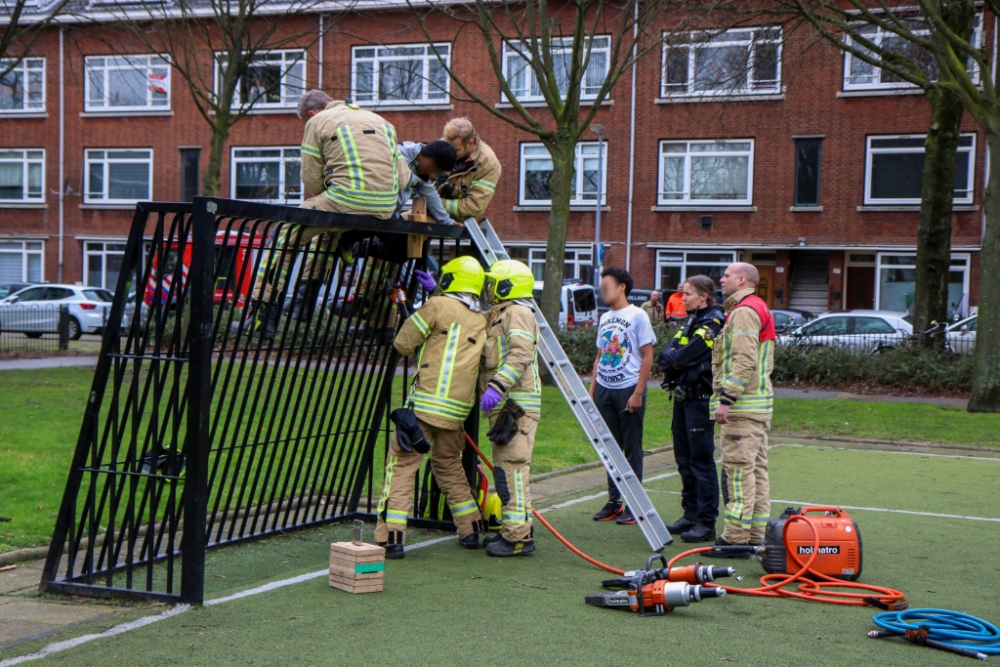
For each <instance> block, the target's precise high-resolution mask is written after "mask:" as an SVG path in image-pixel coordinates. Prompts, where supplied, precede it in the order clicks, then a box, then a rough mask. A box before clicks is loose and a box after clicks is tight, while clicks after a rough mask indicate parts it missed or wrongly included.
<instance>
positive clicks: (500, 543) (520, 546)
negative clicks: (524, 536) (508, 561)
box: [486, 537, 535, 558]
mask: <svg viewBox="0 0 1000 667" xmlns="http://www.w3.org/2000/svg"><path fill="white" fill-rule="evenodd" d="M534 550H535V541H534V540H528V541H526V542H511V541H510V540H508V539H507V538H506V537H501V538H500V539H499V540H497V541H495V542H491V543H490V544H489V546H487V547H486V555H487V556H496V557H498V558H504V557H506V556H524V555H526V554H530V553H531V552H532V551H534Z"/></svg>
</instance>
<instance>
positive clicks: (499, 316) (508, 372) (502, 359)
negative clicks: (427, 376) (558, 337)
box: [479, 260, 542, 556]
mask: <svg viewBox="0 0 1000 667" xmlns="http://www.w3.org/2000/svg"><path fill="white" fill-rule="evenodd" d="M486 278H487V294H488V295H489V296H491V297H492V301H493V304H494V305H493V306H492V307H491V308H490V309H489V310H488V311H487V312H486V347H485V348H484V349H483V358H482V363H481V365H480V373H479V388H480V395H481V398H480V409H481V410H482V411H483V413H484V414H485V415H486V416H487V417H488V418H489V420H490V431H489V436H490V442H491V443H492V445H493V464H494V471H493V479H494V482H495V486H496V489H497V494H498V495H499V496H500V500H501V501H502V502H503V510H502V521H503V527H502V528H501V529H500V532H499V533H495V534H492V535H490V536H489V537H487V538H486V540H485V541H484V543H485V544H486V553H487V554H489V555H490V556H520V555H523V554H528V553H531V552H532V551H534V550H535V541H534V539H533V531H532V526H531V493H530V489H529V484H528V475H529V473H530V470H531V451H532V449H533V447H534V444H535V431H536V429H537V427H538V419H539V417H540V416H541V409H542V386H541V381H540V379H539V377H538V338H539V332H538V323H537V322H536V320H535V312H534V309H535V303H534V301H533V299H532V290H533V288H534V285H535V277H534V275H533V274H532V273H531V269H529V268H528V267H527V266H526V265H525V264H523V263H521V262H518V261H515V260H501V261H499V262H496V263H495V264H493V266H492V267H490V270H489V271H488V272H487V274H486Z"/></svg>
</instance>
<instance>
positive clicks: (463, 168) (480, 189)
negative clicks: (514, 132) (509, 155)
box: [442, 140, 500, 221]
mask: <svg viewBox="0 0 1000 667" xmlns="http://www.w3.org/2000/svg"><path fill="white" fill-rule="evenodd" d="M447 182H448V183H449V184H450V185H451V186H452V188H453V192H452V194H451V195H450V197H449V198H445V197H442V201H443V202H444V208H445V210H446V211H448V215H450V216H451V217H452V218H454V219H455V220H458V221H462V220H465V219H466V218H477V219H478V218H479V217H480V216H482V214H483V213H485V212H486V207H487V206H489V205H490V200H491V199H493V194H494V193H495V192H496V189H497V183H499V182H500V162H499V161H498V160H497V156H496V155H495V154H494V153H493V149H492V148H490V147H489V146H487V145H486V144H485V143H483V141H482V140H478V141H476V148H475V150H473V151H472V152H471V153H470V154H469V156H468V157H467V158H466V159H465V160H464V161H462V162H460V163H459V164H458V165H457V166H456V167H455V168H454V169H453V170H452V172H451V173H450V174H449V175H448V181H447Z"/></svg>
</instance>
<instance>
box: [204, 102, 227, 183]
mask: <svg viewBox="0 0 1000 667" xmlns="http://www.w3.org/2000/svg"><path fill="white" fill-rule="evenodd" d="M218 111H220V110H217V112H218ZM223 113H225V114H226V117H225V118H219V117H216V119H215V122H214V123H212V139H211V141H210V148H209V151H208V165H207V166H206V167H205V174H204V175H203V176H202V178H201V194H203V195H205V196H206V197H215V196H217V195H218V194H219V184H220V183H221V181H222V161H223V160H224V159H225V156H226V142H227V141H229V128H230V123H229V114H228V110H226V111H224V112H223ZM220 115H221V114H220Z"/></svg>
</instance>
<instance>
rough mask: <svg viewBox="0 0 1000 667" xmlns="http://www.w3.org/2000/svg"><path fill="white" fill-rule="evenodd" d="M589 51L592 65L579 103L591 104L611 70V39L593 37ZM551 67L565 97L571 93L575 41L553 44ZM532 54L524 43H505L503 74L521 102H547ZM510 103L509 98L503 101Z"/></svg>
mask: <svg viewBox="0 0 1000 667" xmlns="http://www.w3.org/2000/svg"><path fill="white" fill-rule="evenodd" d="M590 39H591V40H593V43H592V46H591V47H590V62H589V63H587V71H586V72H584V75H583V80H582V81H581V82H580V99H581V100H592V99H594V98H595V97H597V93H598V92H600V90H601V86H603V85H604V80H605V79H606V78H607V77H608V68H609V66H610V59H609V58H610V52H611V38H610V37H607V36H594V37H591V38H590ZM551 53H552V63H553V70H554V71H555V74H556V77H557V81H558V83H559V94H560V95H562V96H563V97H565V96H566V91H567V90H569V75H570V70H571V68H572V61H573V39H572V38H571V37H559V38H554V39H553V40H552V47H551ZM530 60H531V50H530V49H529V48H528V47H527V46H526V45H524V44H522V43H521V42H504V44H503V71H504V74H505V76H506V78H507V84H508V85H509V86H510V89H511V92H513V93H514V97H516V98H517V100H518V101H519V102H544V101H545V97H544V96H543V95H542V91H541V89H540V88H539V87H538V79H537V78H536V77H535V72H534V71H533V70H532V69H531V66H530V65H529V61H530ZM502 101H504V102H506V101H507V99H506V97H504V98H503V100H502Z"/></svg>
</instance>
